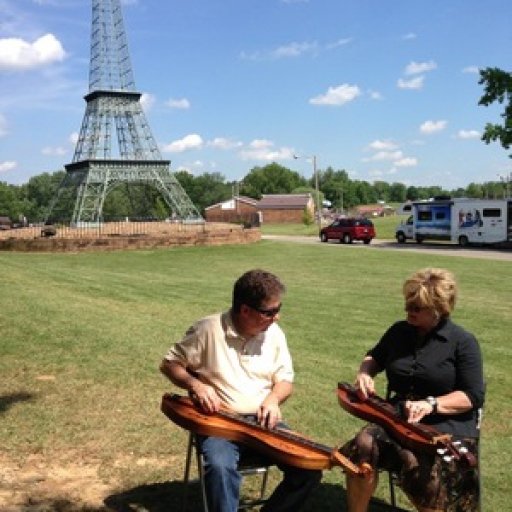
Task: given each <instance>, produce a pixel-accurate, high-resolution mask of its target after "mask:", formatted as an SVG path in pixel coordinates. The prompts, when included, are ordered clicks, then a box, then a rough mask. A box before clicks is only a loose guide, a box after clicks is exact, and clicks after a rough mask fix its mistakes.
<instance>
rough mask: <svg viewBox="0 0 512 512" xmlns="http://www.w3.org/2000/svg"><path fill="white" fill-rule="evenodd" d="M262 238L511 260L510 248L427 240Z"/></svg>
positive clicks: (274, 236) (281, 236)
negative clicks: (342, 241) (347, 242)
mask: <svg viewBox="0 0 512 512" xmlns="http://www.w3.org/2000/svg"><path fill="white" fill-rule="evenodd" d="M261 238H262V239H263V240H275V241H281V242H295V243H303V244H318V245H322V246H328V247H331V246H333V247H347V248H349V247H350V248H354V249H364V250H389V251H409V252H421V253H431V254H441V255H443V256H459V257H463V258H477V259H491V260H501V261H512V249H510V248H509V249H498V248H490V247H465V248H462V247H459V246H458V245H451V244H440V243H434V242H427V243H423V244H421V245H418V244H416V243H405V244H398V243H396V242H395V241H394V240H379V239H374V240H372V243H371V244H370V245H365V244H363V243H361V242H354V243H353V244H350V245H344V244H339V243H338V242H335V241H331V242H328V243H326V244H322V242H320V240H319V239H318V238H317V237H315V236H289V235H262V236H261Z"/></svg>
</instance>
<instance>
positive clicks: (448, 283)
mask: <svg viewBox="0 0 512 512" xmlns="http://www.w3.org/2000/svg"><path fill="white" fill-rule="evenodd" d="M402 291H403V294H404V298H405V304H406V305H408V304H410V305H416V306H420V307H423V308H429V309H432V310H433V311H434V312H436V313H437V315H439V316H440V317H447V316H449V315H450V313H451V312H452V311H453V309H454V308H455V301H456V299H457V283H456V282H455V277H454V275H453V274H452V273H451V272H449V271H448V270H445V269H443V268H423V269H421V270H418V271H416V272H415V273H414V274H413V275H412V276H411V277H409V279H407V281H405V283H404V285H403V288H402Z"/></svg>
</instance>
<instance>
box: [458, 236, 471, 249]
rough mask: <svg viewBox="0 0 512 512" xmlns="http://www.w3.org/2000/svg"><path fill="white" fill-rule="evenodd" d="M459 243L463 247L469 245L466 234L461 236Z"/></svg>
mask: <svg viewBox="0 0 512 512" xmlns="http://www.w3.org/2000/svg"><path fill="white" fill-rule="evenodd" d="M459 245H460V246H461V247H467V246H468V245H469V240H468V237H467V236H465V235H463V236H459Z"/></svg>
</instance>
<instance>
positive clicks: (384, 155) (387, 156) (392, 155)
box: [363, 150, 404, 162]
mask: <svg viewBox="0 0 512 512" xmlns="http://www.w3.org/2000/svg"><path fill="white" fill-rule="evenodd" d="M403 157H404V154H403V153H402V151H400V150H397V151H377V153H375V154H374V155H372V156H371V157H369V158H363V162H377V161H383V160H390V161H396V160H401V159H402V158H403Z"/></svg>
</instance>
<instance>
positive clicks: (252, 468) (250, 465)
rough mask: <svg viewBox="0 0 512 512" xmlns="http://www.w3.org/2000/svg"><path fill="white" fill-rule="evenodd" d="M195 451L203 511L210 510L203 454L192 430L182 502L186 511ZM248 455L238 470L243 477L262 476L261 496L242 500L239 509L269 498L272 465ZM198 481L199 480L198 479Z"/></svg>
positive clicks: (260, 502)
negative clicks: (269, 475)
mask: <svg viewBox="0 0 512 512" xmlns="http://www.w3.org/2000/svg"><path fill="white" fill-rule="evenodd" d="M194 452H195V458H196V463H197V474H198V480H199V484H200V486H201V497H202V504H203V511H204V512H208V501H207V499H206V488H205V483H204V460H203V456H202V455H201V453H200V451H199V449H198V446H197V441H196V436H195V434H194V433H193V432H190V434H189V438H188V447H187V457H186V461H185V474H184V476H183V483H184V485H185V488H184V491H183V502H182V511H183V512H186V510H187V503H188V488H189V484H190V483H192V482H193V481H192V480H191V479H190V469H191V465H192V459H193V456H194ZM249 459H250V458H249V457H247V458H246V459H245V460H244V459H243V458H242V460H241V461H240V463H239V466H238V471H239V472H240V474H241V475H242V477H245V476H248V475H260V476H261V487H260V491H259V496H258V497H257V498H254V499H246V500H243V501H241V502H240V504H239V506H238V510H245V509H248V508H251V507H256V506H258V505H262V504H263V503H265V502H266V501H267V499H268V498H265V493H266V491H267V480H268V472H269V469H270V466H271V465H266V464H262V463H261V461H259V462H258V461H254V460H249ZM196 481H197V480H196Z"/></svg>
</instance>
